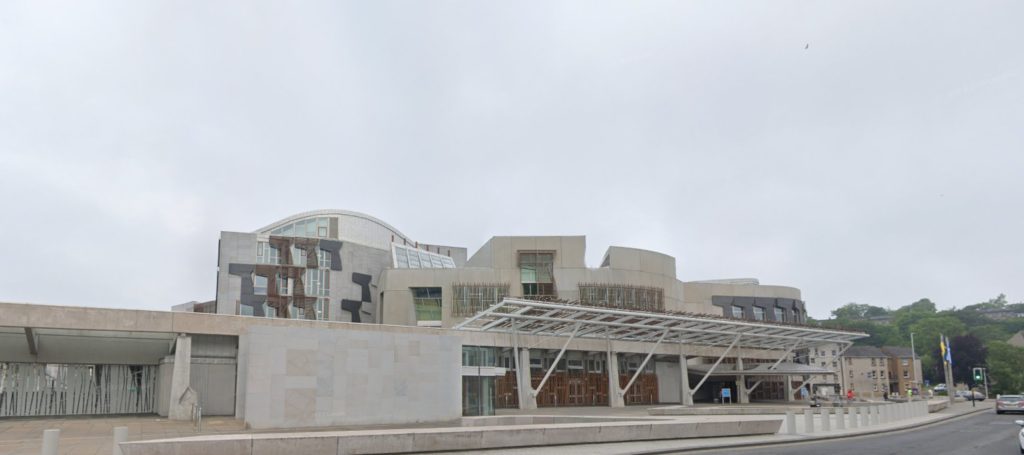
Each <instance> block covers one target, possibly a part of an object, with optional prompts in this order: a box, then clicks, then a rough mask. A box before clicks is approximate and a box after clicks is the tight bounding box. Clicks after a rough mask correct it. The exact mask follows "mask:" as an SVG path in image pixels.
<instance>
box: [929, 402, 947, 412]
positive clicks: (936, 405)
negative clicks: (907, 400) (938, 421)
mask: <svg viewBox="0 0 1024 455" xmlns="http://www.w3.org/2000/svg"><path fill="white" fill-rule="evenodd" d="M948 407H949V400H928V413H929V414H931V413H933V412H939V411H941V410H943V409H946V408H948Z"/></svg>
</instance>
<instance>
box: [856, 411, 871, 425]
mask: <svg viewBox="0 0 1024 455" xmlns="http://www.w3.org/2000/svg"><path fill="white" fill-rule="evenodd" d="M859 411H860V426H861V427H866V426H868V425H869V422H868V419H869V416H868V412H869V411H871V408H870V407H868V406H864V407H862V408H859Z"/></svg>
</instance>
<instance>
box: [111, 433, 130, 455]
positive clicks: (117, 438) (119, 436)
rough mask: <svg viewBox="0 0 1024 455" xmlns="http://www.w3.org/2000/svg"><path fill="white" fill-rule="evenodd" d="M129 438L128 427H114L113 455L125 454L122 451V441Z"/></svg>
mask: <svg viewBox="0 0 1024 455" xmlns="http://www.w3.org/2000/svg"><path fill="white" fill-rule="evenodd" d="M127 440H128V427H114V450H113V451H112V452H111V454H112V455H124V452H122V451H121V443H122V442H125V441H127Z"/></svg>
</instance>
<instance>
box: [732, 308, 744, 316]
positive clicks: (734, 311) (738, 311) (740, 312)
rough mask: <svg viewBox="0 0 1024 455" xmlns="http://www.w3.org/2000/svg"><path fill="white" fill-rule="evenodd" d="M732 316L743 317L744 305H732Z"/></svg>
mask: <svg viewBox="0 0 1024 455" xmlns="http://www.w3.org/2000/svg"><path fill="white" fill-rule="evenodd" d="M732 317H734V318H737V319H743V307H741V306H739V305H733V306H732Z"/></svg>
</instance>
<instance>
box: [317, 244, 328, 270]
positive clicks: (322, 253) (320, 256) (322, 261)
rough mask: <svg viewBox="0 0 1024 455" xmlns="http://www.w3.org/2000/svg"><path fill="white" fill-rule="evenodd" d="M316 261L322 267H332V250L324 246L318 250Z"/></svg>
mask: <svg viewBox="0 0 1024 455" xmlns="http://www.w3.org/2000/svg"><path fill="white" fill-rule="evenodd" d="M316 262H317V264H318V265H319V266H320V268H322V269H328V268H330V267H331V252H330V251H327V250H325V249H323V248H318V249H317V250H316Z"/></svg>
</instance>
